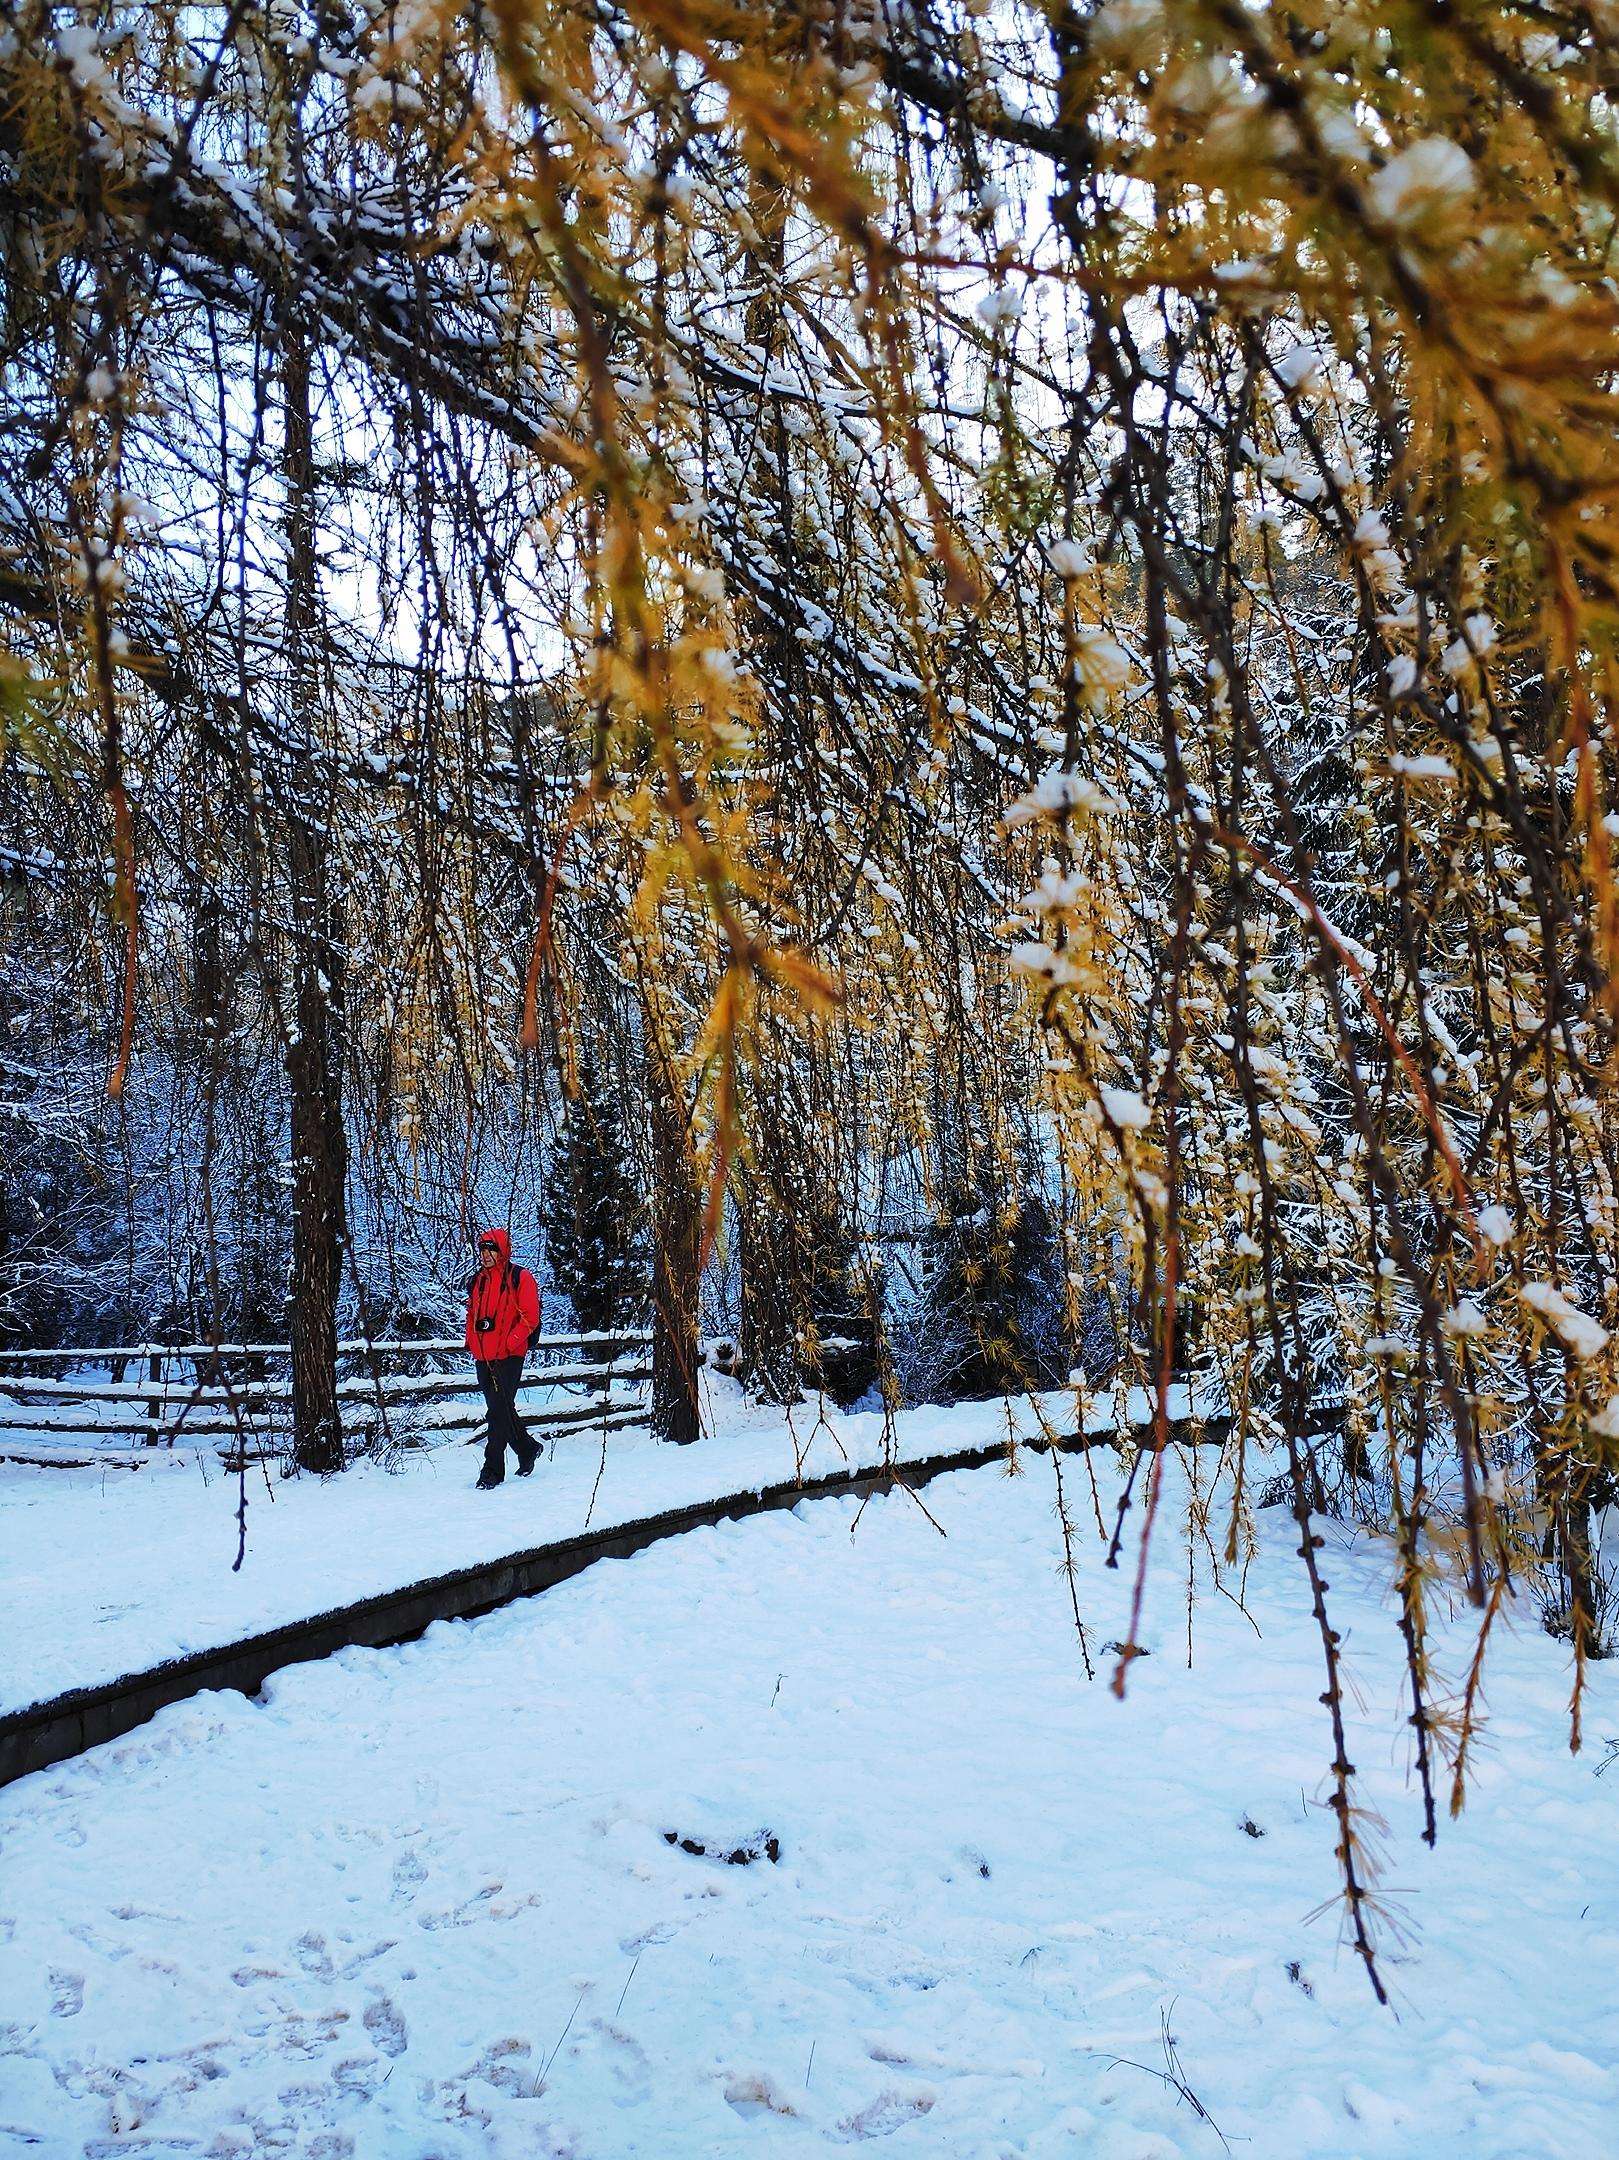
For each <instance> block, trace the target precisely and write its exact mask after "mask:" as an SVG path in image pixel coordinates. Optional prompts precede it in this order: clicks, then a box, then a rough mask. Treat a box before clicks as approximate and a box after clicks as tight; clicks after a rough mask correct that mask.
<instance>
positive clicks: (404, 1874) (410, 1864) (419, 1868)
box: [393, 1852, 427, 1905]
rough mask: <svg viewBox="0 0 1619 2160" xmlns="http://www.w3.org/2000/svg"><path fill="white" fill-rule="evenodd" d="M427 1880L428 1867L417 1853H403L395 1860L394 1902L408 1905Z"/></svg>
mask: <svg viewBox="0 0 1619 2160" xmlns="http://www.w3.org/2000/svg"><path fill="white" fill-rule="evenodd" d="M426 1880H427V1869H426V1867H425V1866H424V1865H423V1864H422V1862H421V1861H420V1860H419V1859H418V1858H417V1857H416V1855H415V1854H414V1853H413V1852H407V1853H401V1854H400V1856H399V1858H398V1859H397V1860H396V1861H395V1862H394V1887H393V1897H394V1903H395V1904H396V1905H408V1904H409V1903H410V1901H411V1899H412V1898H413V1897H414V1896H415V1895H416V1893H417V1891H418V1890H419V1889H420V1888H421V1887H422V1884H423V1883H424V1882H426Z"/></svg>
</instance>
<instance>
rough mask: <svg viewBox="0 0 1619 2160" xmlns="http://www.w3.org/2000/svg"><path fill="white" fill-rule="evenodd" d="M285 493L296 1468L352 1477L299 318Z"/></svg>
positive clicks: (338, 957) (341, 1170)
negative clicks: (343, 1366)
mask: <svg viewBox="0 0 1619 2160" xmlns="http://www.w3.org/2000/svg"><path fill="white" fill-rule="evenodd" d="M281 382H282V398H283V412H284V422H285V430H286V436H285V444H284V453H283V454H284V459H285V480H286V490H287V607H286V631H287V664H288V683H289V689H290V703H291V712H290V715H289V719H290V727H289V731H288V732H289V737H290V744H289V752H290V769H289V770H288V771H287V772H286V774H285V776H284V812H285V816H286V820H287V868H288V877H289V882H290V885H291V900H292V947H293V951H292V966H293V1000H292V1014H291V1020H292V1026H291V1029H290V1031H289V1037H288V1042H287V1084H288V1089H289V1092H290V1095H291V1103H292V1313H291V1332H292V1435H293V1459H294V1460H295V1461H296V1463H297V1464H298V1467H299V1468H300V1469H302V1470H313V1471H316V1472H318V1473H319V1474H320V1475H322V1476H326V1475H328V1474H329V1473H330V1472H332V1471H334V1470H341V1469H342V1467H343V1427H342V1421H341V1418H340V1416H339V1413H338V1403H337V1300H338V1291H339V1289H340V1287H341V1282H342V1267H343V1230H344V1200H345V1186H346V1183H347V1174H348V1146H347V1141H346V1137H345V1134H344V1129H343V1096H342V1011H343V950H342V941H341V937H340V936H339V935H338V934H337V928H338V925H337V918H336V910H335V908H334V906H333V902H332V892H331V859H330V858H331V838H330V826H329V820H328V817H327V815H326V811H327V809H328V807H329V806H328V805H327V804H325V803H323V801H322V800H321V794H322V788H321V781H320V774H319V769H318V766H317V763H316V759H315V756H314V754H313V753H314V751H315V748H316V745H317V741H318V731H317V726H316V721H317V714H318V709H319V700H320V666H319V656H318V653H317V650H316V644H317V637H318V600H317V594H316V589H315V475H314V450H313V439H312V432H311V424H310V398H309V347H308V343H307V340H306V337H305V334H304V331H303V327H302V325H301V324H300V322H299V321H298V318H297V313H296V310H295V309H289V311H288V314H287V316H286V318H285V319H284V321H283V326H282V367H281Z"/></svg>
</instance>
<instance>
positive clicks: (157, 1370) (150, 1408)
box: [146, 1344, 163, 1447]
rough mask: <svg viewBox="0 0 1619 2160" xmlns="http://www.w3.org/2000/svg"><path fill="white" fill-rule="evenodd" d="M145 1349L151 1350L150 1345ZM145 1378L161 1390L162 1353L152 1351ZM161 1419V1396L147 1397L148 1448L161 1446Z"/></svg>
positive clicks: (147, 1362)
mask: <svg viewBox="0 0 1619 2160" xmlns="http://www.w3.org/2000/svg"><path fill="white" fill-rule="evenodd" d="M147 1348H148V1349H151V1345H150V1344H148V1345H147ZM146 1377H147V1379H148V1380H151V1381H153V1382H155V1383H156V1384H157V1386H158V1387H159V1388H161V1386H162V1383H163V1353H162V1351H161V1350H152V1353H151V1356H150V1357H149V1358H148V1359H147V1361H146ZM162 1418H163V1398H162V1396H161V1395H160V1394H158V1395H148V1397H147V1398H146V1419H147V1433H146V1445H147V1446H148V1447H159V1446H161V1445H162V1440H163V1427H162Z"/></svg>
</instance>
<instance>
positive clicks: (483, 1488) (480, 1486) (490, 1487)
mask: <svg viewBox="0 0 1619 2160" xmlns="http://www.w3.org/2000/svg"><path fill="white" fill-rule="evenodd" d="M503 1482H504V1480H503V1479H501V1478H498V1477H491V1476H490V1475H489V1472H488V1471H487V1470H484V1471H481V1472H480V1473H479V1477H478V1482H477V1484H476V1485H475V1486H474V1487H473V1491H474V1492H493V1491H494V1489H495V1487H496V1486H497V1485H499V1484H502V1483H503Z"/></svg>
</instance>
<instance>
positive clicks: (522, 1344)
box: [467, 1230, 540, 1364]
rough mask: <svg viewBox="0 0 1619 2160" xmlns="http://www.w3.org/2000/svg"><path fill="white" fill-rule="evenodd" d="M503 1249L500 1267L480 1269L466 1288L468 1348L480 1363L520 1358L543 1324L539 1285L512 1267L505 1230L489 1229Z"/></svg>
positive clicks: (518, 1269)
mask: <svg viewBox="0 0 1619 2160" xmlns="http://www.w3.org/2000/svg"><path fill="white" fill-rule="evenodd" d="M484 1236H485V1237H486V1238H493V1239H494V1241H495V1243H496V1244H497V1245H498V1246H499V1247H500V1265H499V1266H498V1267H492V1268H484V1267H481V1268H479V1270H478V1272H477V1274H476V1275H474V1276H473V1278H472V1280H471V1282H469V1283H468V1285H467V1348H468V1349H469V1350H470V1351H471V1352H472V1355H473V1356H474V1358H476V1359H477V1360H478V1362H479V1363H480V1364H483V1363H489V1364H493V1363H494V1361H495V1359H496V1358H509V1357H521V1356H522V1355H523V1352H524V1351H525V1350H526V1349H527V1348H528V1345H529V1338H530V1336H531V1335H533V1334H534V1333H535V1332H536V1330H537V1329H538V1327H539V1324H540V1286H539V1284H538V1283H537V1282H536V1281H535V1280H534V1278H533V1276H532V1275H531V1274H530V1273H529V1271H528V1269H527V1268H524V1267H515V1266H513V1264H512V1241H511V1239H510V1238H509V1237H508V1236H507V1235H506V1233H505V1231H504V1230H486V1231H485V1232H484Z"/></svg>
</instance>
